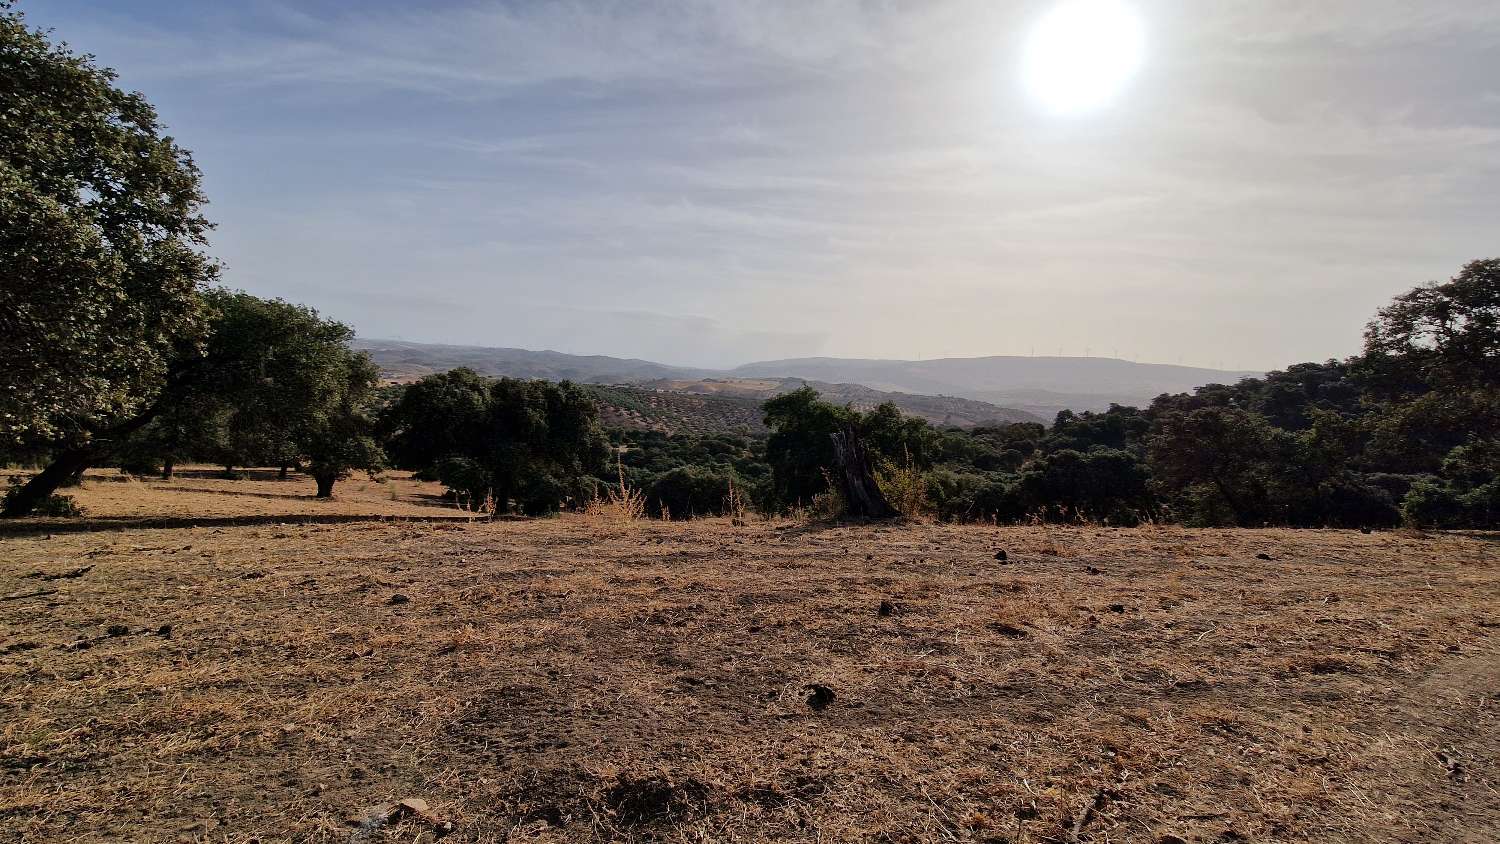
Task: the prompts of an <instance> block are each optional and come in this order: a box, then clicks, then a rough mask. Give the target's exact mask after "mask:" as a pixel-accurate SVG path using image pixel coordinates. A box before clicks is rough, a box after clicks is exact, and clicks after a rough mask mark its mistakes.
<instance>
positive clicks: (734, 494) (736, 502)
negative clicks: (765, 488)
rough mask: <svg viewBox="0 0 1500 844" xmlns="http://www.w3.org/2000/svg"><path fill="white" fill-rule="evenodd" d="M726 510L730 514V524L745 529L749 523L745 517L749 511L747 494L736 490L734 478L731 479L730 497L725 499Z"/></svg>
mask: <svg viewBox="0 0 1500 844" xmlns="http://www.w3.org/2000/svg"><path fill="white" fill-rule="evenodd" d="M724 510H725V512H727V513H728V514H729V524H731V525H733V526H734V527H744V526H745V525H746V524H748V522H747V521H746V519H745V515H746V513H747V512H748V510H749V506H748V502H746V501H745V494H744V493H742V492H740V491H739V490H737V489H735V488H734V476H733V475H731V476H730V478H729V495H728V496H727V497H726V498H725V499H724Z"/></svg>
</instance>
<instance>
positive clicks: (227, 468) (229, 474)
mask: <svg viewBox="0 0 1500 844" xmlns="http://www.w3.org/2000/svg"><path fill="white" fill-rule="evenodd" d="M224 477H226V478H228V479H229V480H231V481H232V480H234V467H233V466H231V465H229V464H228V463H225V464H224Z"/></svg>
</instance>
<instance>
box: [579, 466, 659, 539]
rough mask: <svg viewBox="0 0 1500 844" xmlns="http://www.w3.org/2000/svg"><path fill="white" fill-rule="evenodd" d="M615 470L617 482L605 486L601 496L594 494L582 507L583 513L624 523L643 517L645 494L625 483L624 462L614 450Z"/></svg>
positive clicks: (608, 520) (644, 512) (604, 519)
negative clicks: (614, 484) (586, 504)
mask: <svg viewBox="0 0 1500 844" xmlns="http://www.w3.org/2000/svg"><path fill="white" fill-rule="evenodd" d="M615 472H616V473H617V474H618V476H619V479H620V480H619V484H618V485H617V486H608V487H605V490H604V492H605V494H604V495H603V496H597V495H596V496H595V497H594V500H592V501H590V502H589V503H588V506H587V507H585V508H583V512H584V515H587V516H589V517H591V518H595V519H599V520H601V521H607V522H620V523H625V524H629V523H631V522H636V521H639V520H640V519H643V518H645V517H646V494H645V493H643V492H641V491H640V490H635V489H631V488H630V486H629V485H628V484H626V483H625V464H624V463H623V462H622V461H621V459H620V454H619V452H615Z"/></svg>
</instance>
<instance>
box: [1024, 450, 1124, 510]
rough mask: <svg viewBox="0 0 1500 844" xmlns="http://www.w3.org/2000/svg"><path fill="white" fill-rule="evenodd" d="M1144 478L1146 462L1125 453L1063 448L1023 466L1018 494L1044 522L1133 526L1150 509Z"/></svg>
mask: <svg viewBox="0 0 1500 844" xmlns="http://www.w3.org/2000/svg"><path fill="white" fill-rule="evenodd" d="M1148 477H1149V476H1148V474H1147V472H1146V467H1145V465H1144V464H1142V463H1141V461H1140V459H1138V458H1137V457H1136V456H1135V455H1133V454H1131V453H1130V452H1128V451H1123V450H1121V449H1114V448H1103V447H1096V448H1093V449H1090V450H1089V451H1087V452H1080V451H1075V450H1073V449H1064V450H1062V451H1056V452H1053V453H1051V454H1049V455H1047V456H1045V457H1043V458H1040V459H1039V460H1037V461H1036V462H1034V463H1032V464H1030V465H1029V466H1027V468H1026V471H1024V472H1023V473H1022V474H1021V478H1020V483H1019V492H1020V493H1021V495H1022V497H1023V499H1024V500H1025V501H1026V502H1027V503H1028V504H1029V505H1030V507H1031V510H1032V512H1033V513H1035V514H1038V515H1041V516H1042V517H1044V518H1046V519H1048V520H1062V521H1068V520H1071V519H1088V520H1092V521H1098V522H1109V523H1111V524H1116V525H1134V524H1137V523H1138V522H1139V521H1140V517H1141V516H1142V515H1143V514H1147V513H1149V512H1151V509H1152V507H1151V496H1150V494H1149V492H1148V491H1147V480H1148Z"/></svg>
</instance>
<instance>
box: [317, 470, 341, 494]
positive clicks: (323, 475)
mask: <svg viewBox="0 0 1500 844" xmlns="http://www.w3.org/2000/svg"><path fill="white" fill-rule="evenodd" d="M313 480H315V481H317V482H318V497H319V498H332V497H333V482H334V481H336V480H338V475H336V474H334V473H333V472H314V473H313Z"/></svg>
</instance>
